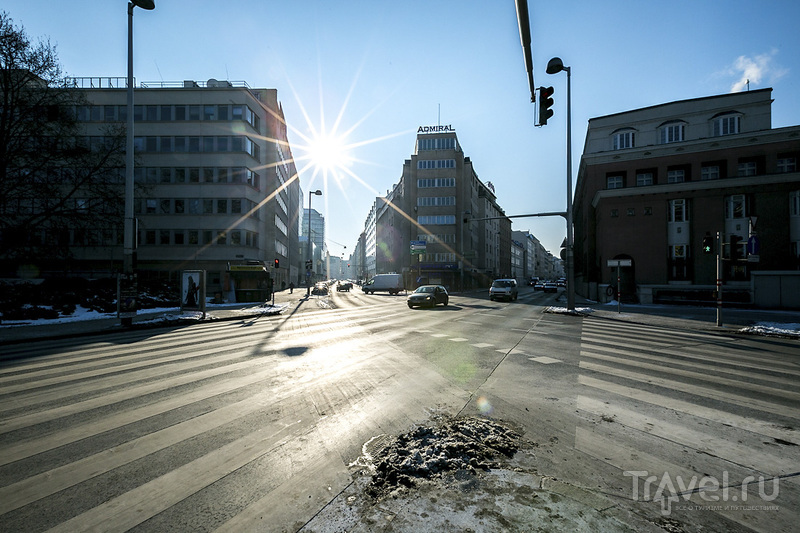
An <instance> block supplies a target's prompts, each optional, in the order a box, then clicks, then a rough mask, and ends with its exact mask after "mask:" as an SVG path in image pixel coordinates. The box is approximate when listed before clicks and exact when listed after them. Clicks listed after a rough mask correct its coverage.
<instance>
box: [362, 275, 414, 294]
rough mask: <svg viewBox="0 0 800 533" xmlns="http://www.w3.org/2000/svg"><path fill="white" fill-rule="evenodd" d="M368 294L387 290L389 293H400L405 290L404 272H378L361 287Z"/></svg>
mask: <svg viewBox="0 0 800 533" xmlns="http://www.w3.org/2000/svg"><path fill="white" fill-rule="evenodd" d="M361 290H363V291H364V292H365V293H367V294H370V293H372V294H375V292H376V291H387V292H388V293H389V294H399V293H400V291H404V290H405V286H404V285H403V276H402V274H378V275H376V276H375V277H374V278H372V279H371V280H369V281H368V282H367V283H365V284H364V286H363V287H361Z"/></svg>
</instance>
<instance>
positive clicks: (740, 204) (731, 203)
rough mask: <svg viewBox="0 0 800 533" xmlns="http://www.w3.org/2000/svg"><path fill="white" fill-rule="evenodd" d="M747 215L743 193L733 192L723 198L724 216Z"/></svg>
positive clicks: (728, 217)
mask: <svg viewBox="0 0 800 533" xmlns="http://www.w3.org/2000/svg"><path fill="white" fill-rule="evenodd" d="M746 216H747V202H746V198H745V195H744V194H734V195H731V196H728V197H726V198H725V218H726V219H734V218H744V217H746Z"/></svg>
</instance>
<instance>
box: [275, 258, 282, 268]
mask: <svg viewBox="0 0 800 533" xmlns="http://www.w3.org/2000/svg"><path fill="white" fill-rule="evenodd" d="M280 264H281V262H280V261H278V260H277V259H276V260H275V268H278V267H279V266H280Z"/></svg>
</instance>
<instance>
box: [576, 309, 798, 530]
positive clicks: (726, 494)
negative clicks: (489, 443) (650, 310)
mask: <svg viewBox="0 0 800 533" xmlns="http://www.w3.org/2000/svg"><path fill="white" fill-rule="evenodd" d="M797 356H798V353H797V351H796V350H795V352H794V358H792V357H787V354H786V353H785V352H782V351H780V350H774V351H771V350H769V348H768V345H764V344H762V345H761V349H760V350H759V351H758V352H755V351H754V350H753V347H752V346H751V345H749V344H748V343H747V342H746V340H744V341H743V340H742V339H740V338H735V337H730V336H722V335H717V334H714V333H703V332H689V331H683V332H680V333H677V332H676V331H675V330H667V329H665V328H660V327H657V326H646V325H639V324H631V323H624V322H618V321H609V320H602V319H592V318H587V319H585V320H584V322H583V326H582V334H581V349H580V362H579V367H580V373H579V377H578V380H579V383H580V384H581V385H583V387H582V389H581V391H582V393H581V394H580V395H579V396H578V397H577V407H578V409H579V410H580V411H581V412H582V413H584V414H585V416H586V417H587V419H588V420H590V421H592V423H591V424H589V423H586V424H584V425H582V426H579V427H577V428H576V435H575V443H576V448H577V449H579V450H580V451H582V452H584V453H587V454H589V455H591V456H593V457H595V458H597V459H599V460H601V461H603V462H605V463H607V464H609V465H612V466H614V467H616V468H618V469H619V470H620V471H621V473H622V474H623V476H624V477H625V481H626V482H628V483H630V493H631V496H632V498H633V499H636V500H639V501H650V502H653V504H658V505H660V506H661V513H662V514H663V515H665V516H666V515H670V514H671V513H673V512H676V510H679V509H683V510H686V509H690V508H691V509H698V510H707V511H710V512H718V513H719V514H720V516H721V517H725V519H726V520H734V521H735V522H738V523H739V524H740V525H743V526H745V527H747V528H751V529H753V530H756V531H779V530H781V529H780V527H779V525H780V524H783V525H784V526H788V527H792V526H791V524H793V522H792V520H793V518H792V517H793V513H796V509H791V508H787V506H785V505H784V506H780V505H778V503H779V502H780V501H781V498H779V497H776V498H773V497H772V496H777V495H776V494H775V490H773V489H772V488H771V487H773V485H774V486H775V487H778V486H779V490H780V492H781V493H782V494H783V495H784V496H785V497H786V499H785V500H784V501H797V499H796V496H797V492H798V486H800V482H799V480H798V474H800V446H798V445H800V432H799V431H798V430H797V429H796V428H798V427H800V393H798V389H797V383H798V382H800V365H798V359H797ZM645 480H647V481H648V482H647V484H645ZM691 480H694V482H692V481H691ZM703 480H706V481H703ZM723 480H724V481H723ZM701 487H702V488H701ZM765 487H770V488H769V489H767V488H765ZM645 488H646V489H647V491H645ZM762 489H764V490H763V491H762ZM748 494H749V496H750V498H749V500H747V502H749V504H750V505H749V506H748V505H742V503H743V501H742V499H743V498H747V496H748ZM790 494H794V496H790ZM710 502H712V503H714V506H711V505H710ZM737 502H738V503H737ZM756 508H757V509H756ZM755 511H763V512H755Z"/></svg>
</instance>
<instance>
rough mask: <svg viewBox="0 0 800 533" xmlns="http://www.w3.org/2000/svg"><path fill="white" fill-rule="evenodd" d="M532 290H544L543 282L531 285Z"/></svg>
mask: <svg viewBox="0 0 800 533" xmlns="http://www.w3.org/2000/svg"><path fill="white" fill-rule="evenodd" d="M533 290H535V291H543V290H544V281H537V282H536V283H535V284H534V285H533Z"/></svg>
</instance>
